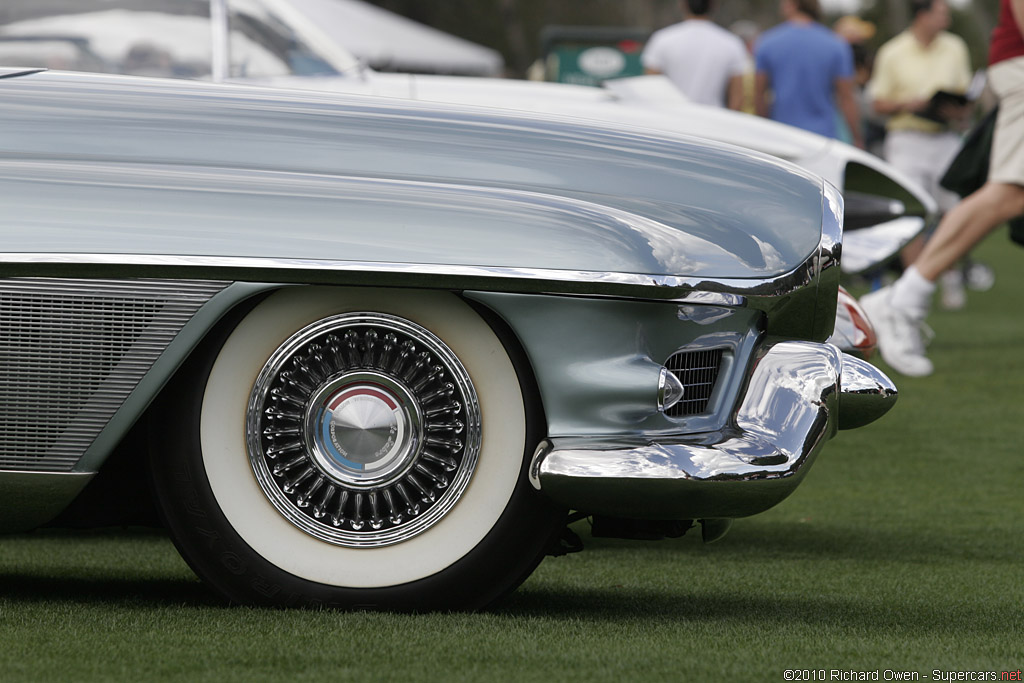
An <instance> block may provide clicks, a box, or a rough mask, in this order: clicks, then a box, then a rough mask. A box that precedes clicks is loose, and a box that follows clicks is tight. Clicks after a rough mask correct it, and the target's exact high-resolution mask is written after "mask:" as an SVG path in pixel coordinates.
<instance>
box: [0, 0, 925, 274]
mask: <svg viewBox="0 0 1024 683" xmlns="http://www.w3.org/2000/svg"><path fill="white" fill-rule="evenodd" d="M345 12H346V9H345V6H344V5H339V6H335V5H334V4H333V3H331V2H325V1H320V2H308V1H306V2H300V1H298V0H74V1H73V2H69V1H68V0H6V2H5V4H4V12H3V13H0V64H5V65H7V66H25V67H48V68H58V69H65V70H72V71H106V72H111V73H124V74H131V75H143V76H161V77H171V78H199V79H210V80H213V81H232V82H244V83H250V84H265V85H272V86H278V87H285V88H294V89H310V90H324V91H332V92H344V93H349V94H357V95H381V96H388V97H401V98H409V99H416V100H422V101H427V102H446V103H457V104H470V105H486V106H493V107H503V108H509V109H516V110H522V111H533V112H537V113H543V114H556V115H565V116H578V117H581V118H587V119H594V120H599V121H604V122H607V123H613V124H616V125H626V126H631V127H647V128H653V129H656V130H662V131H666V132H671V133H683V134H686V135H693V136H697V137H702V138H707V139H710V140H718V141H720V142H726V143H728V144H733V145H739V146H741V147H747V148H749V149H753V150H756V151H759V152H763V153H765V154H770V155H772V156H777V157H779V158H781V159H785V160H787V161H791V162H793V163H795V164H797V165H799V166H801V167H803V168H805V169H807V170H809V171H811V172H812V173H815V174H817V175H820V176H822V177H823V178H824V179H825V180H827V181H829V182H830V183H832V184H833V185H835V186H836V187H838V188H839V189H840V191H841V192H842V194H843V197H844V200H845V204H846V229H847V238H846V242H845V248H846V258H844V259H843V265H842V268H843V270H844V272H847V273H859V272H861V271H864V270H867V269H870V268H872V267H875V266H877V265H879V263H881V262H883V261H885V260H887V259H889V258H891V257H892V256H893V255H895V254H897V253H898V251H899V249H900V248H901V247H902V246H903V245H905V244H906V243H907V242H909V241H910V240H911V239H912V238H913V237H914V236H916V235H917V234H919V233H920V232H921V230H922V229H923V228H924V227H925V225H926V223H927V221H929V220H931V218H932V217H933V216H934V214H935V212H936V211H937V207H936V205H935V201H934V200H933V199H932V198H931V196H929V195H928V193H927V192H926V191H925V190H924V189H923V188H921V187H920V186H918V185H917V184H916V183H914V182H913V181H911V180H910V179H909V178H907V177H906V176H904V175H903V174H902V173H900V172H899V171H898V170H897V169H895V168H893V167H892V166H891V165H889V164H887V163H886V162H884V161H882V160H881V159H879V158H878V157H876V156H873V155H871V154H868V153H867V152H864V151H862V150H859V149H857V148H855V147H853V146H851V145H847V144H845V143H842V142H840V141H838V140H832V139H829V138H826V137H823V136H821V135H816V134H813V133H809V132H807V131H803V130H800V129H798V128H794V127H792V126H787V125H783V124H781V123H777V122H775V121H769V120H767V119H763V118H759V117H756V116H749V115H746V114H742V113H739V112H732V111H726V110H723V109H721V108H718V107H707V106H703V105H699V104H695V103H693V102H690V101H689V100H687V99H686V98H685V97H684V96H683V95H682V94H681V93H680V92H679V90H678V89H677V88H675V87H674V86H673V85H672V84H671V83H670V82H669V81H668V79H666V78H665V77H663V76H642V77H636V78H626V79H618V80H612V81H608V82H606V83H605V84H604V87H603V88H593V87H586V86H579V85H569V84H563V83H536V82H530V81H521V80H511V79H500V78H468V77H457V76H434V75H423V74H399V73H381V72H376V71H373V70H372V69H369V68H367V67H366V66H365V65H362V64H360V63H359V62H358V61H357V60H356V59H355V58H354V57H353V56H352V54H351V53H350V52H349V51H348V50H347V49H346V48H345V46H344V45H343V44H341V43H340V42H339V40H338V38H337V35H336V33H337V32H335V31H333V30H332V29H333V27H335V26H344V25H345V23H346V15H345Z"/></svg>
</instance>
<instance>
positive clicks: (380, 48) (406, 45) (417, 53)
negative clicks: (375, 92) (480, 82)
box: [290, 0, 505, 76]
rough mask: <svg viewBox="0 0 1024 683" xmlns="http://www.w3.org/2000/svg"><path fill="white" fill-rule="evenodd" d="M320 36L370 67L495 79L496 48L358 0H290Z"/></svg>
mask: <svg viewBox="0 0 1024 683" xmlns="http://www.w3.org/2000/svg"><path fill="white" fill-rule="evenodd" d="M290 4H291V5H292V6H293V7H294V8H295V9H297V10H299V11H300V12H301V13H302V14H304V15H305V16H306V18H308V19H309V20H310V21H312V22H313V23H315V24H316V26H317V28H319V29H320V31H321V32H322V33H324V34H325V35H327V36H328V37H330V38H331V39H332V40H333V41H334V42H335V43H337V44H338V45H339V46H341V47H343V48H345V49H346V50H348V51H349V52H351V53H352V54H353V55H355V57H356V58H358V59H360V60H362V61H363V62H365V63H366V64H367V65H369V66H370V67H372V68H374V69H380V70H387V71H413V72H425V73H444V74H466V75H477V76H498V75H501V73H502V70H503V68H504V65H505V62H504V60H503V59H502V57H501V54H499V53H498V52H497V51H496V50H492V49H490V48H487V47H483V46H482V45H477V44H476V43H471V42H469V41H468V40H463V39H462V38H458V37H456V36H453V35H450V34H448V33H445V32H443V31H438V30H437V29H434V28H431V27H429V26H424V25H423V24H420V23H417V22H415V21H412V20H411V19H406V18H405V17H402V16H399V15H397V14H394V13H392V12H388V11H387V10H384V9H381V8H379V7H376V6H374V5H370V4H367V3H365V2H360V0H290Z"/></svg>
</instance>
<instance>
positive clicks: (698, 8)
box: [640, 0, 752, 109]
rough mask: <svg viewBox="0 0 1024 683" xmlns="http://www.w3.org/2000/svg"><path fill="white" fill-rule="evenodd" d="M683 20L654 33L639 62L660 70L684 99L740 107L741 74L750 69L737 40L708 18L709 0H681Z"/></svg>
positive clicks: (649, 69) (647, 68) (646, 68)
mask: <svg viewBox="0 0 1024 683" xmlns="http://www.w3.org/2000/svg"><path fill="white" fill-rule="evenodd" d="M680 5H681V6H682V10H683V15H684V16H685V17H686V20H685V21H682V22H680V23H678V24H673V25H672V26H668V27H666V28H663V29H661V30H659V31H655V32H654V34H653V35H652V36H651V38H650V40H648V41H647V45H646V46H645V47H644V51H643V54H642V55H641V56H640V60H641V62H642V63H643V65H644V71H645V72H646V73H649V74H657V73H660V74H665V76H667V77H668V79H669V80H671V81H672V82H673V83H675V85H676V87H677V88H679V89H680V90H682V91H683V94H684V95H686V96H687V97H688V98H689V99H691V100H693V101H694V102H698V103H700V104H708V105H712V106H716V107H725V106H728V107H729V108H730V109H739V108H740V107H741V106H742V105H743V75H744V74H745V73H747V72H748V71H751V70H752V65H751V63H750V57H749V55H748V54H747V48H746V46H744V45H743V41H742V40H741V39H740V38H739V37H738V36H736V35H734V34H732V33H730V32H729V31H727V30H726V29H724V28H722V27H721V26H719V25H718V24H716V23H715V22H713V21H711V19H710V17H709V15H710V13H711V0H683V1H682V2H681V3H680Z"/></svg>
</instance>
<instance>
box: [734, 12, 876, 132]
mask: <svg viewBox="0 0 1024 683" xmlns="http://www.w3.org/2000/svg"><path fill="white" fill-rule="evenodd" d="M779 11H780V13H781V14H782V17H783V19H784V20H785V21H784V22H783V23H782V24H779V25H778V26H776V27H774V28H772V29H769V30H768V31H765V32H764V34H763V35H762V36H761V39H760V40H759V41H758V43H757V48H756V50H755V52H754V57H755V61H756V64H757V77H756V79H755V82H754V97H755V102H756V105H757V113H758V114H760V115H762V116H771V118H773V119H775V120H776V121H780V122H782V123H788V124H789V125H791V126H797V127H798V128H804V129H806V130H809V131H813V132H815V133H819V134H821V135H825V136H828V137H831V138H834V137H837V136H838V131H837V129H836V105H837V104H838V106H839V110H840V111H841V112H842V114H843V117H844V118H845V119H846V122H847V124H848V125H849V126H850V130H851V131H852V132H853V143H854V144H855V145H857V146H858V147H863V146H864V143H863V139H862V136H861V128H860V112H859V110H858V108H857V102H856V99H855V98H854V90H853V89H854V70H853V51H852V49H851V48H850V45H849V44H848V43H846V41H844V40H843V39H842V38H840V37H839V36H837V35H836V34H835V33H833V32H832V31H830V30H829V29H827V28H826V27H824V26H822V25H821V24H820V23H819V19H820V17H821V8H820V7H819V5H818V0H782V1H781V2H780V3H779ZM769 90H770V91H771V92H772V94H773V95H774V97H773V99H772V101H771V102H769V98H768V91H769Z"/></svg>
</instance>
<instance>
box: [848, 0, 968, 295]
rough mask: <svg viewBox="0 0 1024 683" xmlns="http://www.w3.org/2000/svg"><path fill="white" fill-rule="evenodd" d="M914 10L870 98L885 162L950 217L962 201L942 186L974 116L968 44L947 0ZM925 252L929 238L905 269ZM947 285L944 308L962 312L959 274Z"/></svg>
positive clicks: (878, 68) (907, 257)
mask: <svg viewBox="0 0 1024 683" xmlns="http://www.w3.org/2000/svg"><path fill="white" fill-rule="evenodd" d="M910 12H911V16H912V19H911V23H910V26H909V27H908V28H907V30H905V31H903V32H902V33H900V34H899V35H897V36H896V37H894V38H893V39H891V40H889V41H888V42H886V43H885V44H884V45H882V47H881V48H879V50H878V55H877V57H876V59H875V70H874V73H873V75H872V78H871V81H870V82H869V83H868V87H867V92H868V98H869V100H871V103H872V107H873V109H874V111H875V112H876V113H877V114H880V115H882V116H887V117H888V120H887V121H886V126H885V128H886V136H885V143H884V146H883V156H884V157H885V160H886V161H888V162H889V163H890V164H892V165H893V166H895V167H896V168H897V169H899V170H900V171H903V173H905V174H906V175H907V176H909V177H910V178H912V179H913V180H915V181H917V183H918V184H919V185H921V187H923V188H925V189H926V190H927V191H928V192H929V193H930V194H931V195H932V196H933V197H934V198H935V201H936V203H938V205H939V209H940V210H941V211H949V210H950V209H951V208H953V207H954V206H955V205H956V203H957V202H958V201H960V198H959V197H958V196H957V195H956V194H954V193H953V192H950V191H949V190H947V189H945V188H943V187H941V186H940V185H939V180H940V179H941V178H942V173H943V171H944V169H946V168H947V167H948V166H949V164H950V162H951V161H952V160H953V157H955V156H956V153H957V150H958V149H959V147H960V130H961V129H962V128H963V127H964V125H965V123H966V120H967V115H968V114H969V111H970V108H969V107H968V106H967V99H966V97H964V95H963V93H964V92H965V91H966V90H967V87H968V85H969V84H970V81H971V63H970V55H969V52H968V50H967V44H966V43H965V42H964V41H963V40H962V39H961V38H960V37H959V36H956V35H953V34H952V33H949V32H948V31H947V30H946V29H947V28H949V24H950V10H949V6H948V5H947V3H946V0H910ZM923 246H924V238H923V237H921V238H919V239H918V240H916V241H915V242H912V243H911V244H910V245H909V246H908V247H907V248H906V249H905V250H904V252H903V262H904V264H905V265H906V264H909V263H910V262H912V261H913V259H914V258H915V257H916V256H917V255H918V254H919V253H920V252H921V248H922V247H923ZM942 285H943V305H944V306H946V307H947V308H962V307H963V305H964V304H965V303H966V297H965V295H964V287H963V278H962V276H961V274H960V271H959V270H958V269H954V270H950V271H949V272H948V273H947V275H946V276H944V277H943V280H942Z"/></svg>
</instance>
